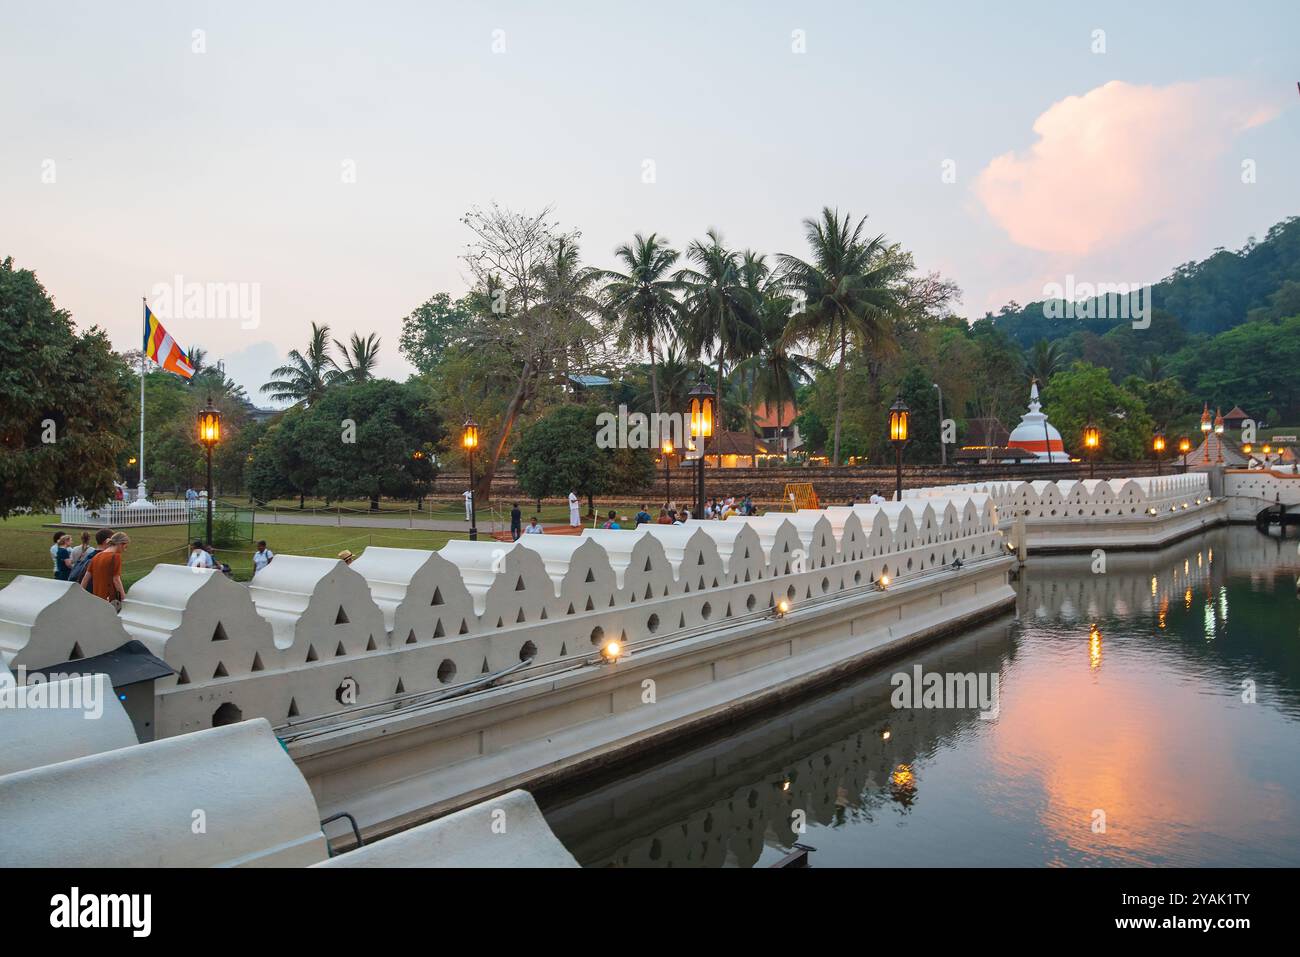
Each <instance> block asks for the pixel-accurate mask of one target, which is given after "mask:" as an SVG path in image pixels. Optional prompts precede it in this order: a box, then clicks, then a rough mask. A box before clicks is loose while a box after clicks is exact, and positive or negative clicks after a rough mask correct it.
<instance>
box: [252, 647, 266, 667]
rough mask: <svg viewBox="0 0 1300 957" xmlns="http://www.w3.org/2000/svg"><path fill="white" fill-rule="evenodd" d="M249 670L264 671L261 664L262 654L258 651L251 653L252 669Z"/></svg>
mask: <svg viewBox="0 0 1300 957" xmlns="http://www.w3.org/2000/svg"><path fill="white" fill-rule="evenodd" d="M249 670H250V671H264V670H266V666H265V665H263V664H262V653H261V652H260V651H255V652H253V667H252V668H250V669H249Z"/></svg>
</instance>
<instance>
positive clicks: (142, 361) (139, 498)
mask: <svg viewBox="0 0 1300 957" xmlns="http://www.w3.org/2000/svg"><path fill="white" fill-rule="evenodd" d="M140 302H141V303H142V304H143V306H144V312H143V313H141V318H143V319H144V320H145V322H148V321H149V320H148V318H146V317H147V316H148V313H149V300H148V299H147V298H146V297H144V296H141V297H140ZM148 351H149V350H148V348H147V347H146V348H142V349H141V350H140V485H139V488H138V492H139V495H138V496H137V498H136V500H137V501H140V502H143V501H145V498H146V495H145V485H144V364H145V357H146V355H148Z"/></svg>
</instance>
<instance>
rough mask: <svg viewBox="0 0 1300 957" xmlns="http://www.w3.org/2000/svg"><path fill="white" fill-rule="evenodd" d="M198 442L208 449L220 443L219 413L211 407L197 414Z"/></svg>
mask: <svg viewBox="0 0 1300 957" xmlns="http://www.w3.org/2000/svg"><path fill="white" fill-rule="evenodd" d="M199 441H200V442H201V443H203V444H204V445H206V446H208V447H209V448H211V447H212V446H214V445H216V444H217V443H218V442H220V441H221V413H220V412H218V411H217V410H216V409H214V408H212V407H211V406H209V407H208V408H206V409H203V410H201V411H200V412H199Z"/></svg>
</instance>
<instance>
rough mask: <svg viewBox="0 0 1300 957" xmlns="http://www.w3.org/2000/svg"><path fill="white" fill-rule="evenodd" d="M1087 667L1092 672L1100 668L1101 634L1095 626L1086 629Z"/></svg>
mask: <svg viewBox="0 0 1300 957" xmlns="http://www.w3.org/2000/svg"><path fill="white" fill-rule="evenodd" d="M1088 665H1089V667H1091V668H1092V669H1093V670H1094V671H1096V670H1097V669H1098V668H1100V667H1101V632H1100V631H1099V630H1098V628H1097V626H1096V625H1095V624H1094V625H1090V626H1089V628H1088Z"/></svg>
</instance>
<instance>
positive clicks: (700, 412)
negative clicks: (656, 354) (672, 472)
mask: <svg viewBox="0 0 1300 957" xmlns="http://www.w3.org/2000/svg"><path fill="white" fill-rule="evenodd" d="M687 395H689V396H690V400H691V410H690V417H691V437H692V438H693V439H694V440H695V441H696V443H697V448H696V452H697V453H698V457H697V458H696V460H695V467H696V469H697V471H696V475H695V512H694V515H693V517H694V518H696V519H698V518H700V517H701V516H703V515H704V449H705V446H706V445H707V444H708V442H707V439H708V438H709V437H710V436H711V435H713V412H714V403H715V400H716V395H715V393H714V391H713V390H712V389H710V388H709V385H708V383H707V382H705V381H703V380H700V381H699V382H697V383H696V385H695V388H693V389H692V390H691V391H690V392H689V393H687Z"/></svg>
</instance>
